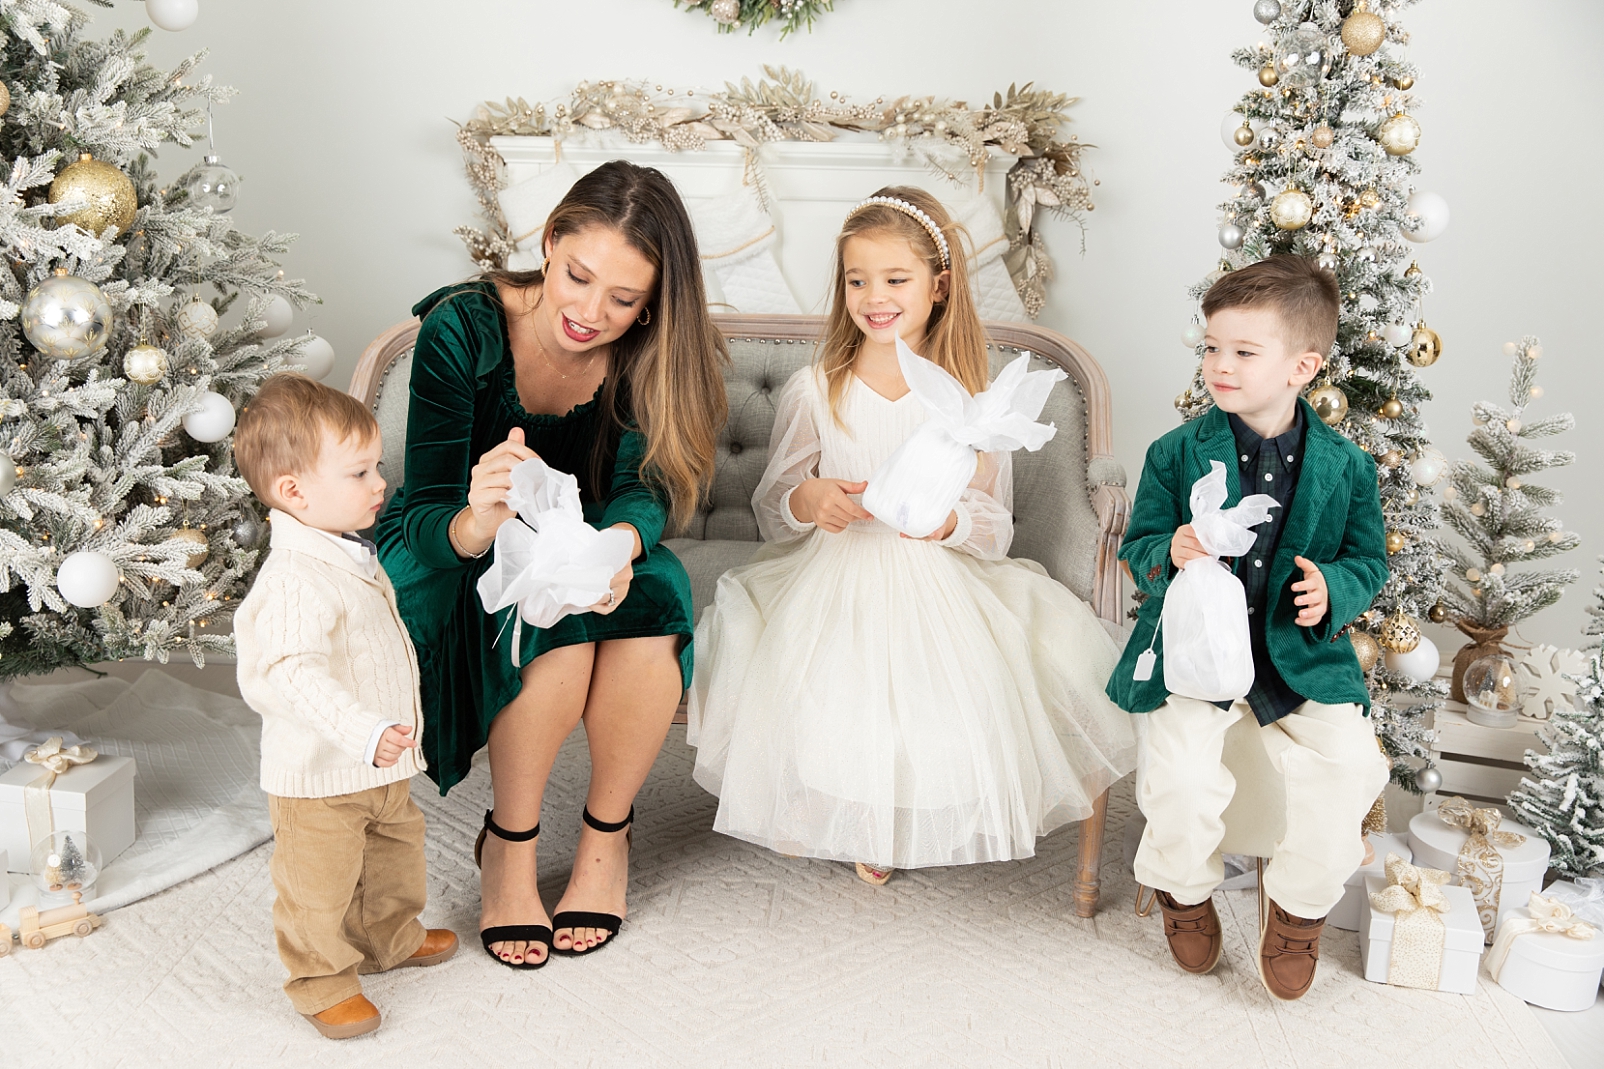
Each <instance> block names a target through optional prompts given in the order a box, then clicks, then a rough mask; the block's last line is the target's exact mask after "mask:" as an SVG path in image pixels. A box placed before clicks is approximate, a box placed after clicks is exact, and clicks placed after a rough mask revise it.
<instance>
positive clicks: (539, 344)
mask: <svg viewBox="0 0 1604 1069" xmlns="http://www.w3.org/2000/svg"><path fill="white" fill-rule="evenodd" d="M535 348H536V349H539V350H540V358H541V359H542V360H544V361H545V362H546V366H547V367H549V368H551V369H552V370H553V371H555V372H557V377H558V378H560V379H567V378H569V377H570V376H571V375H582V374H584V373H585V372H587V371H589V370H590V365H592V364H594V363H595V362H596V358H597V357H598V356H600V355H601V346H597V347H596V350H595V351H594V352H592V353H591V354H590V359H589V360H586V361H585V366H584V367H582V368H580V369H579V370H578V371H574V372H569V373H568V374H564V373H563V371H562V369H560V368H559V367H558V366H557V365H556V364H554V363H552V362H551V354H550V353H548V352H546V346H545V345H544V344H543V343H542V342H541V340H540V331H539V330H536V331H535Z"/></svg>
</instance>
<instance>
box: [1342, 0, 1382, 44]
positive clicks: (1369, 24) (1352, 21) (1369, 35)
mask: <svg viewBox="0 0 1604 1069" xmlns="http://www.w3.org/2000/svg"><path fill="white" fill-rule="evenodd" d="M1386 39H1387V24H1386V23H1385V22H1384V21H1382V18H1381V16H1380V15H1377V14H1376V13H1375V12H1372V11H1367V10H1365V2H1364V0H1359V2H1358V3H1357V4H1355V5H1354V9H1353V14H1351V15H1349V16H1348V17H1347V18H1345V19H1343V20H1342V43H1343V45H1344V46H1345V47H1346V48H1347V49H1348V51H1349V52H1350V53H1352V54H1353V55H1355V56H1368V55H1370V54H1371V53H1372V52H1374V51H1375V50H1376V49H1378V48H1380V47H1381V45H1382V42H1384V41H1385V40H1386Z"/></svg>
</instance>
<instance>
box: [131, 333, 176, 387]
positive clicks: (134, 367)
mask: <svg viewBox="0 0 1604 1069" xmlns="http://www.w3.org/2000/svg"><path fill="white" fill-rule="evenodd" d="M123 374H124V375H127V376H128V381H129V382H137V383H138V384H139V385H141V386H149V385H151V384H152V383H157V382H160V381H161V380H162V376H163V375H166V374H167V353H166V351H165V350H162V349H159V348H157V347H156V346H154V345H146V344H145V343H144V342H140V343H139V344H138V345H136V346H134V347H133V348H132V349H130V350H128V352H127V354H126V355H124V356H123Z"/></svg>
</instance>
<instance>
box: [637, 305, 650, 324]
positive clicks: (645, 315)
mask: <svg viewBox="0 0 1604 1069" xmlns="http://www.w3.org/2000/svg"><path fill="white" fill-rule="evenodd" d="M635 322H637V323H639V324H640V325H641V326H643V327H645V326H650V325H651V322H652V310H651V309H650V308H642V309H641V311H640V315H638V316H636V317H635Z"/></svg>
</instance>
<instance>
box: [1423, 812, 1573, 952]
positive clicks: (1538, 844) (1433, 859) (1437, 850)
mask: <svg viewBox="0 0 1604 1069" xmlns="http://www.w3.org/2000/svg"><path fill="white" fill-rule="evenodd" d="M1498 830H1499V831H1512V832H1514V833H1516V834H1517V835H1523V836H1525V837H1526V841H1525V842H1523V843H1521V844H1519V845H1518V846H1500V847H1498V848H1497V849H1498V853H1499V856H1501V857H1502V858H1503V859H1504V883H1503V890H1502V891H1500V892H1499V897H1498V919H1499V920H1500V921H1501V920H1503V919H1504V917H1505V916H1506V915H1507V914H1508V913H1509V912H1510V911H1511V910H1514V909H1520V908H1521V907H1522V906H1524V905H1526V903H1527V902H1528V901H1529V900H1530V899H1531V897H1532V892H1533V891H1541V890H1542V889H1543V877H1544V875H1546V874H1547V872H1548V843H1547V842H1546V841H1544V839H1543V838H1542V836H1540V835H1538V834H1537V833H1536V832H1535V831H1533V830H1532V829H1531V828H1528V827H1526V825H1524V824H1516V823H1514V822H1513V821H1507V820H1506V821H1504V822H1503V823H1501V824H1499V825H1498ZM1468 838H1470V833H1469V832H1467V831H1466V830H1465V829H1464V828H1461V827H1459V826H1457V825H1454V824H1448V823H1445V822H1444V821H1443V819H1442V818H1441V817H1439V816H1438V815H1437V811H1436V810H1435V809H1427V810H1425V811H1424V812H1422V813H1418V814H1416V815H1415V817H1414V818H1413V819H1412V820H1410V821H1409V848H1410V849H1411V850H1413V851H1414V852H1415V864H1416V865H1421V866H1424V867H1426V868H1430V869H1441V870H1442V871H1444V872H1446V873H1448V874H1449V875H1450V876H1453V877H1454V882H1455V883H1459V882H1460V880H1459V848H1460V847H1462V846H1464V845H1465V840H1466V839H1468ZM1484 938H1485V937H1484Z"/></svg>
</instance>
